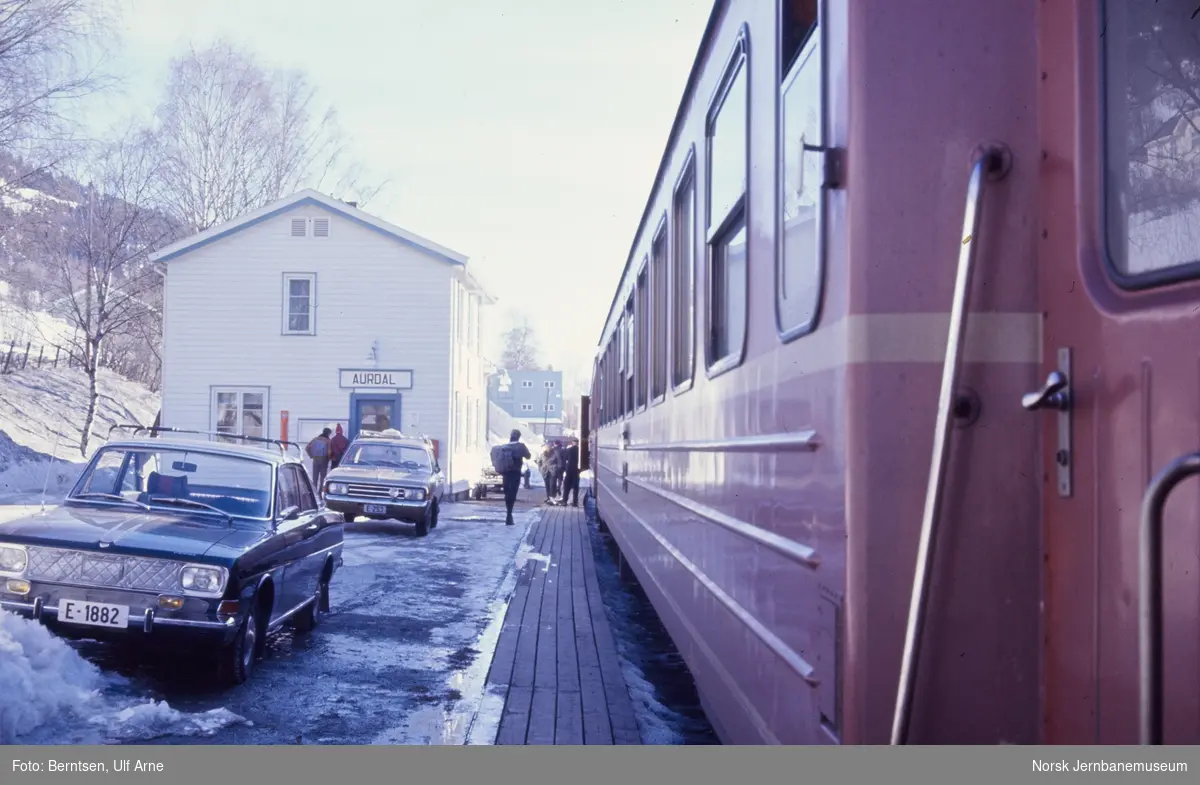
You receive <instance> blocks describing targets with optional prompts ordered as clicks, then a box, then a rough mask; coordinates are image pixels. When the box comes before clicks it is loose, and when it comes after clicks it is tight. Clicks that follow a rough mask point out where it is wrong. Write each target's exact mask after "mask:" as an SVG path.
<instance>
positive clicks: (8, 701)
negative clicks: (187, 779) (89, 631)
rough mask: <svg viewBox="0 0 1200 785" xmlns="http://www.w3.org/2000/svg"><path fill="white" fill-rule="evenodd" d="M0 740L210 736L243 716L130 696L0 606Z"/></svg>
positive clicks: (119, 682)
mask: <svg viewBox="0 0 1200 785" xmlns="http://www.w3.org/2000/svg"><path fill="white" fill-rule="evenodd" d="M0 695H3V696H4V700H2V701H0V744H101V743H114V742H122V741H129V740H132V739H147V738H154V737H157V736H165V735H173V736H210V735H212V734H214V733H216V732H217V731H219V730H220V729H222V728H224V727H227V726H229V725H234V724H246V720H245V719H244V718H242V717H240V716H238V715H236V714H233V713H232V712H230V711H229V710H228V709H224V708H216V709H212V710H210V711H206V712H201V713H194V714H185V713H183V712H180V711H177V710H175V709H173V708H171V707H170V706H169V705H168V704H167V703H166V702H164V701H155V700H146V699H144V698H141V699H139V698H137V697H135V696H133V695H132V694H129V692H128V682H127V681H126V680H125V679H122V678H121V677H118V676H112V675H107V674H104V673H102V672H101V671H100V669H99V668H97V667H96V666H95V665H93V664H92V663H90V662H88V661H87V660H85V659H84V658H83V657H81V656H80V655H79V654H78V653H77V652H76V651H75V650H74V649H73V648H71V647H70V646H69V645H67V643H66V642H64V641H63V640H62V639H61V638H58V637H56V636H54V635H53V634H52V633H51V632H50V631H49V630H47V629H46V628H45V627H43V626H42V625H41V624H39V623H37V622H34V621H30V620H28V619H25V618H22V617H20V616H17V615H16V614H14V613H9V612H8V611H0Z"/></svg>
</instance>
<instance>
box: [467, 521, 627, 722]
mask: <svg viewBox="0 0 1200 785" xmlns="http://www.w3.org/2000/svg"><path fill="white" fill-rule="evenodd" d="M528 543H529V547H530V548H532V550H533V552H534V553H535V554H544V555H546V556H548V557H549V563H548V564H547V562H546V561H535V560H531V561H529V562H527V563H526V564H525V565H524V566H523V567H522V568H521V573H520V575H519V576H518V580H517V587H516V590H515V591H514V593H513V597H512V601H511V603H510V604H509V607H508V611H507V613H506V615H505V617H504V623H503V627H502V628H501V631H500V639H499V641H498V642H497V646H496V653H495V656H494V658H493V660H492V666H491V670H490V671H489V673H488V685H489V686H490V687H491V688H492V689H493V690H501V691H504V692H505V694H506V699H505V704H504V711H503V714H502V716H501V720H500V727H499V730H498V732H497V734H496V742H495V743H496V744H641V743H642V740H641V735H640V733H639V731H638V726H637V722H636V720H635V719H634V714H633V704H632V702H631V701H630V698H629V689H628V687H627V686H626V684H625V679H624V677H623V676H622V675H621V668H620V665H619V662H618V660H617V650H616V645H615V643H614V642H613V636H612V630H611V629H610V628H609V626H608V619H607V618H606V617H605V615H604V606H603V605H602V604H601V598H600V586H599V584H598V583H597V581H596V563H595V561H594V558H593V555H592V546H591V539H590V538H589V536H588V530H587V519H586V516H585V513H584V510H583V507H582V506H580V507H545V508H543V510H542V517H541V520H540V521H539V522H538V523H537V524H535V525H534V526H533V528H532V529H531V530H530V533H529V537H528Z"/></svg>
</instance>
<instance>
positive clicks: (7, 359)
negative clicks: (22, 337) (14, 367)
mask: <svg viewBox="0 0 1200 785" xmlns="http://www.w3.org/2000/svg"><path fill="white" fill-rule="evenodd" d="M16 350H17V344H16V343H10V344H9V345H8V354H6V355H4V370H2V371H0V373H8V366H9V365H11V364H12V356H13V352H15V351H16Z"/></svg>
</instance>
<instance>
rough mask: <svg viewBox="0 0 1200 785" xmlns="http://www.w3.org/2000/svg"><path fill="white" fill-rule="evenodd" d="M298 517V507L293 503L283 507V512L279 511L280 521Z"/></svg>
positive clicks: (292, 519)
mask: <svg viewBox="0 0 1200 785" xmlns="http://www.w3.org/2000/svg"><path fill="white" fill-rule="evenodd" d="M299 517H300V508H299V507H297V506H296V505H294V504H293V505H292V506H291V507H288V508H287V509H285V510H284V511H283V512H281V513H279V520H281V521H294V520H296V519H297V518H299Z"/></svg>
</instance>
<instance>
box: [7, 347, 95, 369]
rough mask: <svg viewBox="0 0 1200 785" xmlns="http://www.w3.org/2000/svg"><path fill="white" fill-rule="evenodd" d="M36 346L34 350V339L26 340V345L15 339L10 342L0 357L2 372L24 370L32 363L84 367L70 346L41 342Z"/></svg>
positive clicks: (44, 365) (35, 365) (47, 365)
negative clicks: (35, 350)
mask: <svg viewBox="0 0 1200 785" xmlns="http://www.w3.org/2000/svg"><path fill="white" fill-rule="evenodd" d="M36 348H37V352H34V351H33V349H34V346H33V341H26V342H25V346H24V347H21V345H20V344H19V343H16V342H15V341H14V342H13V343H10V344H9V345H8V350H7V351H5V352H4V355H3V357H0V374H8V373H16V372H17V371H24V370H26V369H28V368H29V367H30V364H31V363H32V365H33V367H34V368H58V367H59V366H60V365H61V366H62V367H63V368H81V367H83V363H82V362H80V360H79V359H78V358H77V357H76V356H75V353H74V352H73V351H72V350H71V349H69V348H66V347H62V346H58V345H57V344H49V345H47V344H40V345H39V346H37V347H36ZM51 352H53V354H51Z"/></svg>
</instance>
